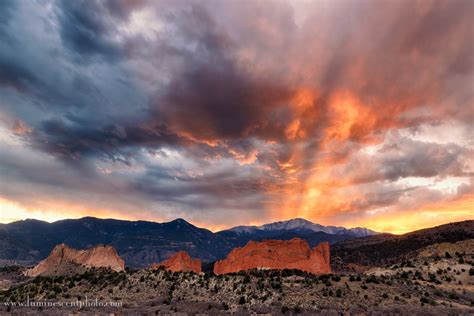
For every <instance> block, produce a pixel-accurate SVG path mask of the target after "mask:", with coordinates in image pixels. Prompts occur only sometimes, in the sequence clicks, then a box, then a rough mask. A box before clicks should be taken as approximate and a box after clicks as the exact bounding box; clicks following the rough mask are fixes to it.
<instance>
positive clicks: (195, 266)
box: [150, 251, 202, 273]
mask: <svg viewBox="0 0 474 316" xmlns="http://www.w3.org/2000/svg"><path fill="white" fill-rule="evenodd" d="M160 267H164V268H165V269H167V270H170V271H173V272H177V271H185V272H189V271H192V272H195V273H200V272H201V271H202V269H201V260H199V259H193V258H191V256H190V255H189V254H188V253H187V252H186V251H179V252H177V253H175V254H174V255H173V256H172V257H171V258H169V259H168V260H165V261H163V262H160V263H155V264H152V265H151V266H150V268H152V269H158V268H160Z"/></svg>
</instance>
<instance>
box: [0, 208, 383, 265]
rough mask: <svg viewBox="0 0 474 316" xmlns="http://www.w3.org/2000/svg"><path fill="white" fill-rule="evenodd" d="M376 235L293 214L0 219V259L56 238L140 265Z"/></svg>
mask: <svg viewBox="0 0 474 316" xmlns="http://www.w3.org/2000/svg"><path fill="white" fill-rule="evenodd" d="M373 234H376V233H375V232H373V231H371V230H368V229H365V228H354V229H346V228H344V227H334V226H323V225H319V224H315V223H312V222H310V221H307V220H304V219H301V218H297V219H292V220H288V221H283V222H275V223H270V224H265V225H262V226H258V227H257V226H239V227H234V228H231V229H227V230H223V231H220V232H216V233H214V232H211V231H210V230H207V229H204V228H199V227H196V226H194V225H192V224H190V223H188V222H187V221H185V220H184V219H176V220H173V221H171V222H166V223H156V222H147V221H126V220H116V219H98V218H94V217H84V218H80V219H67V220H61V221H56V222H53V223H48V222H44V221H39V220H33V219H27V220H22V221H17V222H13V223H9V224H0V262H2V261H3V262H6V263H11V262H16V263H23V264H33V263H36V262H37V261H39V260H42V259H44V258H45V257H46V256H47V255H48V253H49V252H50V251H51V249H52V248H53V247H54V246H55V245H57V244H61V243H65V244H67V245H68V246H71V247H74V248H79V249H82V248H89V247H93V246H95V245H97V244H108V245H111V246H113V247H114V248H116V249H117V251H118V253H119V255H120V256H121V257H122V258H123V259H124V260H125V263H126V265H127V266H129V267H136V268H138V267H144V266H148V265H150V264H152V263H156V262H160V261H163V260H165V259H168V258H169V257H170V256H171V255H172V254H173V253H175V252H177V251H187V252H188V253H189V254H190V255H191V256H192V257H195V258H199V259H201V260H202V261H203V262H213V261H216V260H219V259H222V258H224V257H225V256H226V255H227V253H229V252H230V251H231V250H232V249H233V248H235V247H240V246H243V245H245V244H246V243H247V242H248V241H250V240H256V241H260V240H265V239H280V240H288V239H292V238H295V237H300V238H303V239H305V240H307V241H308V243H309V244H310V245H311V246H314V245H316V244H318V243H319V242H322V241H328V242H329V243H331V244H333V243H335V242H338V241H342V240H345V239H349V238H354V237H362V236H367V235H373Z"/></svg>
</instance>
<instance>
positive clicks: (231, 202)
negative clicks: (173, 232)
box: [0, 0, 474, 234]
mask: <svg viewBox="0 0 474 316" xmlns="http://www.w3.org/2000/svg"><path fill="white" fill-rule="evenodd" d="M44 2H45V3H43V2H39V3H35V2H34V3H27V2H26V1H14V2H6V3H8V4H0V18H1V19H0V21H1V22H0V37H1V38H2V40H1V41H0V223H9V222H13V221H17V220H23V219H26V218H34V219H40V220H45V221H50V222H51V221H56V220H60V219H65V218H79V217H83V216H95V217H100V218H120V219H129V220H150V221H169V220H173V219H175V218H184V219H186V220H188V221H189V222H191V223H193V224H195V225H199V226H201V227H205V228H208V229H211V230H213V231H217V230H220V229H224V228H228V227H233V226H237V225H260V224H264V223H268V222H272V221H277V220H287V219H291V218H296V217H301V218H305V219H308V220H311V221H313V222H315V223H319V224H323V225H337V226H345V227H366V228H370V229H372V230H375V231H383V232H391V233H397V234H400V233H405V232H409V231H413V230H416V229H421V228H425V227H431V226H435V225H440V224H444V223H449V222H454V221H462V220H467V219H474V141H473V140H474V127H473V126H474V96H473V93H474V88H473V83H474V71H473V70H474V69H473V68H474V66H473V65H474V59H473V56H474V48H473V44H472V43H473V41H472V38H473V33H472V30H473V22H472V19H471V18H472V17H470V16H469V12H471V13H472V12H473V11H472V9H473V3H474V2H473V1H463V0H453V1H431V0H430V1H414V2H413V1H405V0H402V1H384V2H375V1H326V0H322V1H271V0H270V1H202V2H192V4H189V3H186V2H180V1H176V2H175V1H116V2H115V1H112V2H113V3H114V5H112V4H111V3H112V2H100V1H97V2H93V1H91V3H90V6H81V5H79V4H77V2H75V1H62V2H61V1H49V0H47V1H44ZM10 3H11V4H10ZM45 4H47V5H45ZM3 21H5V23H4V22H3ZM341 21H345V22H344V23H342V22H341Z"/></svg>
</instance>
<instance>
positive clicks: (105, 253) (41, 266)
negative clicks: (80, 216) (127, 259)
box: [25, 244, 125, 277]
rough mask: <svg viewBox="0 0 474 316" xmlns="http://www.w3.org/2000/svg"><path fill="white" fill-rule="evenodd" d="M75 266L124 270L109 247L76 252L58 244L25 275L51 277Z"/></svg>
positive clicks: (116, 255) (117, 256) (115, 253)
mask: <svg viewBox="0 0 474 316" xmlns="http://www.w3.org/2000/svg"><path fill="white" fill-rule="evenodd" d="M75 266H77V267H86V268H92V267H94V268H110V269H112V270H114V271H117V272H118V271H123V270H124V269H125V263H124V261H123V260H122V258H120V257H119V255H118V254H117V251H115V249H114V248H113V247H111V246H104V245H99V246H96V247H93V248H90V249H84V250H77V249H73V248H70V247H68V246H66V245H65V244H60V245H57V246H56V247H54V249H53V250H52V251H51V253H50V254H49V256H48V257H47V258H46V259H44V260H43V261H41V262H40V263H38V265H36V266H35V267H33V268H31V269H29V270H26V271H25V275H27V276H32V277H35V276H38V275H51V274H55V272H58V271H65V270H67V268H71V267H75ZM59 274H61V273H59Z"/></svg>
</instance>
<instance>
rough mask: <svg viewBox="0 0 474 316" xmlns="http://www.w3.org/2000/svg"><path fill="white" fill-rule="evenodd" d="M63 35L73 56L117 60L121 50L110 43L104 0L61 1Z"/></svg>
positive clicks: (108, 21) (60, 17) (60, 20)
mask: <svg viewBox="0 0 474 316" xmlns="http://www.w3.org/2000/svg"><path fill="white" fill-rule="evenodd" d="M58 7H59V10H60V13H59V22H60V34H61V39H62V41H63V43H64V45H65V46H66V47H67V48H69V49H70V51H71V52H72V53H73V54H79V55H81V56H85V57H90V56H94V55H99V56H102V57H104V59H105V60H110V59H114V58H116V57H118V56H119V55H120V54H121V50H120V47H119V46H118V45H117V44H116V43H114V42H113V41H112V40H111V36H110V35H111V34H110V30H109V27H110V25H109V23H112V21H110V20H108V18H110V17H109V16H108V15H107V13H108V12H107V10H105V8H104V6H103V2H102V1H95V0H93V1H82V0H79V1H67V0H62V1H59V5H58Z"/></svg>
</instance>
